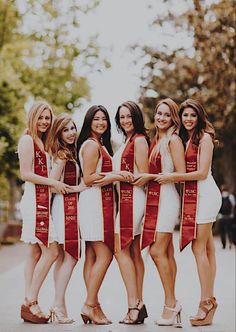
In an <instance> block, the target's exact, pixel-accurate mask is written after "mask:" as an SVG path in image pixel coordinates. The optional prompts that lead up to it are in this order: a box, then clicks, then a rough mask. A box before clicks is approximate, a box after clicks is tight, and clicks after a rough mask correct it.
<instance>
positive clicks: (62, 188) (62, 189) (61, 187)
mask: <svg viewBox="0 0 236 332" xmlns="http://www.w3.org/2000/svg"><path fill="white" fill-rule="evenodd" d="M51 186H52V187H53V188H54V189H55V190H56V192H58V193H59V194H67V193H69V192H70V190H73V188H72V187H71V186H69V185H68V184H65V183H64V182H61V181H57V180H54V179H51Z"/></svg>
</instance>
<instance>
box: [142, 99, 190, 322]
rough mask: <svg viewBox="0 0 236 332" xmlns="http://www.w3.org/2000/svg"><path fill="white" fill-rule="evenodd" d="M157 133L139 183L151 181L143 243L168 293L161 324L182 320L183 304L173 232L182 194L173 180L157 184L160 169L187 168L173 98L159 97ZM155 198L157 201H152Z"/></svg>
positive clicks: (156, 122) (156, 118) (182, 170)
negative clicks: (177, 287)
mask: <svg viewBox="0 0 236 332" xmlns="http://www.w3.org/2000/svg"><path fill="white" fill-rule="evenodd" d="M154 122H155V127H156V135H155V136H154V138H153V141H152V143H151V147H150V152H149V173H146V174H143V175H142V176H141V177H140V179H139V180H137V181H136V184H139V185H144V184H145V183H148V188H147V201H146V212H145V217H144V225H143V232H142V242H141V247H142V248H145V247H146V246H148V245H150V255H151V257H152V259H153V261H154V263H155V265H156V267H157V270H158V272H159V275H160V278H161V282H162V285H163V289H164V294H165V304H164V308H163V312H162V315H161V317H160V318H159V319H158V320H157V324H158V325H175V323H176V319H177V323H181V321H180V312H181V309H182V308H181V306H180V304H179V302H178V301H177V300H176V297H175V279H176V270H177V269H176V263H175V258H174V247H173V240H172V235H173V231H174V227H175V224H176V223H178V220H179V215H180V197H179V194H178V192H177V190H176V188H175V185H174V184H172V183H169V184H164V185H161V186H160V185H158V184H157V185H155V181H154V180H155V178H156V176H157V173H159V172H160V171H162V172H168V173H171V172H174V171H176V172H184V171H185V160H184V147H183V144H182V141H181V139H180V138H179V136H178V135H177V131H178V129H179V126H180V119H179V116H178V106H177V104H176V103H175V102H174V101H173V100H171V99H170V98H167V99H164V100H162V101H160V102H159V103H158V104H157V106H156V108H155V113H154ZM152 197H153V198H154V200H155V197H156V200H155V201H154V203H150V204H149V201H150V200H151V199H152Z"/></svg>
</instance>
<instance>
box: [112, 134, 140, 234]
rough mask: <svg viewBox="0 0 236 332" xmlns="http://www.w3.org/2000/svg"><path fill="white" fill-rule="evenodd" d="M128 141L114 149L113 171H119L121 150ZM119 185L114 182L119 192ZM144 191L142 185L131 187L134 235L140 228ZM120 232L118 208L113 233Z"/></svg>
mask: <svg viewBox="0 0 236 332" xmlns="http://www.w3.org/2000/svg"><path fill="white" fill-rule="evenodd" d="M127 143H128V141H126V143H123V144H122V145H121V146H120V147H119V149H118V150H117V151H116V153H115V154H114V156H113V168H114V170H115V171H120V166H121V157H122V154H123V151H124V149H125V147H126V145H127ZM137 172H138V169H137V165H136V164H135V165H134V173H137ZM119 186H120V183H119V182H117V183H116V187H117V191H118V193H119ZM145 197H146V195H145V191H144V188H143V187H138V186H134V189H133V225H134V236H136V235H139V234H141V229H142V219H143V215H144V208H145ZM119 232H120V213H119V210H118V213H117V216H116V221H115V233H116V234H119Z"/></svg>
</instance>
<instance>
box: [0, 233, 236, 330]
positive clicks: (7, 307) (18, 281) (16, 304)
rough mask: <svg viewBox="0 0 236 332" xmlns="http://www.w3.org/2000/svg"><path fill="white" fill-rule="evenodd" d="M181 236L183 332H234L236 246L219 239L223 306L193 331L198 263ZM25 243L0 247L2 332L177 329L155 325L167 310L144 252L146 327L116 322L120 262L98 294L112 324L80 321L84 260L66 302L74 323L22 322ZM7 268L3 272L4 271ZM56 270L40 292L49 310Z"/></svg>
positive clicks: (120, 307) (122, 296) (121, 302)
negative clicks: (210, 322) (227, 245)
mask: <svg viewBox="0 0 236 332" xmlns="http://www.w3.org/2000/svg"><path fill="white" fill-rule="evenodd" d="M178 236H179V234H178V233H176V234H175V237H174V238H175V251H176V254H175V256H176V261H177V266H178V274H177V282H176V295H177V298H178V300H179V301H180V303H181V305H182V307H183V310H182V322H183V329H182V331H186V332H187V331H195V332H197V331H198V332H200V331H201V332H213V331H214V332H234V331H235V248H232V249H231V250H230V249H225V250H223V249H222V248H221V243H220V241H219V239H218V238H216V239H215V243H216V256H217V278H216V286H215V295H216V297H217V301H218V303H219V307H218V309H217V311H216V314H215V318H214V324H213V325H212V326H206V327H199V328H198V327H191V325H190V323H189V321H188V317H189V316H190V315H191V314H194V313H196V310H197V305H198V301H199V293H200V290H199V286H198V277H197V271H196V266H195V261H194V258H193V255H192V253H191V250H190V246H189V247H187V248H186V249H185V250H184V252H182V253H181V254H180V253H179V252H178ZM25 253H26V250H25V245H24V244H21V243H17V244H15V245H13V246H2V247H1V249H0V272H1V276H0V289H1V292H0V294H1V300H0V317H1V318H0V332H16V331H17V332H31V331H33V332H44V331H45V332H51V331H53V332H61V331H72V332H75V331H76V332H84V331H85V332H136V331H138V332H139V331H140V332H154V331H155V332H156V331H161V332H170V331H173V330H174V328H173V327H159V326H157V325H155V324H154V321H155V320H156V319H157V317H158V316H159V315H160V313H161V310H162V306H163V291H162V287H161V282H160V278H159V276H158V273H157V271H156V269H155V267H154V264H153V263H152V261H151V259H150V258H149V257H148V256H147V255H146V253H144V259H145V266H146V273H145V281H144V301H145V304H146V307H147V310H148V314H149V317H148V319H146V320H145V324H144V325H140V326H137V325H136V326H126V325H121V324H118V321H119V320H120V319H121V318H123V317H124V315H125V313H126V310H127V304H126V293H125V288H124V285H123V282H122V280H121V276H120V273H119V270H118V266H117V263H116V261H115V260H114V261H113V262H112V264H111V267H110V268H109V270H108V272H107V275H106V278H105V280H104V282H103V285H102V288H101V291H100V302H101V304H102V307H103V309H104V311H105V313H106V314H107V316H108V317H109V318H110V319H111V320H112V321H113V322H114V323H113V324H112V325H108V326H96V325H84V324H83V322H82V320H81V318H80V308H81V307H82V305H83V301H84V299H85V286H84V282H83V277H82V268H83V258H82V259H81V261H80V262H79V263H78V264H77V266H76V268H75V270H74V273H73V276H72V279H71V282H70V284H69V287H68V291H67V303H68V311H69V313H70V316H71V317H73V318H74V319H75V320H76V321H75V323H73V324H69V325H62V324H56V323H53V324H45V325H33V324H30V323H24V322H23V321H22V320H21V319H20V315H19V313H20V305H21V302H22V299H23V297H24V278H23V272H24V271H23V270H24V256H25ZM4 267H5V268H4ZM53 294H54V290H53V281H52V271H51V272H50V274H49V275H48V277H47V279H46V282H45V284H44V286H43V288H42V290H41V292H40V299H39V301H40V305H41V307H42V308H43V310H44V311H46V310H48V309H49V307H50V305H51V304H52V301H53Z"/></svg>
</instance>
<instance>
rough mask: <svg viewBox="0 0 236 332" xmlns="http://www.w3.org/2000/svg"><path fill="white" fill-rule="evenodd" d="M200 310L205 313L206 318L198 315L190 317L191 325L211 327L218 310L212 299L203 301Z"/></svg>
mask: <svg viewBox="0 0 236 332" xmlns="http://www.w3.org/2000/svg"><path fill="white" fill-rule="evenodd" d="M209 306H210V307H209ZM199 309H201V310H202V311H203V312H204V317H200V316H198V315H196V316H194V317H190V323H191V324H192V326H204V325H211V324H212V320H213V316H214V313H215V309H216V308H215V306H214V304H213V302H212V300H211V298H209V299H207V300H204V301H201V302H200V304H199Z"/></svg>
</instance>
